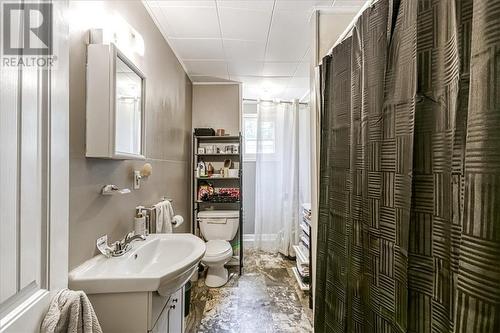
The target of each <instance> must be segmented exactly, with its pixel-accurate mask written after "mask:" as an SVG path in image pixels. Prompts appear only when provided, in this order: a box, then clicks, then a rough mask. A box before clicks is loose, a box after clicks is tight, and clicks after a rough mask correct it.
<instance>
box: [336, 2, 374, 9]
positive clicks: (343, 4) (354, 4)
mask: <svg viewBox="0 0 500 333" xmlns="http://www.w3.org/2000/svg"><path fill="white" fill-rule="evenodd" d="M365 3H366V0H335V2H334V3H333V7H358V8H361V7H363V5H364V4H365Z"/></svg>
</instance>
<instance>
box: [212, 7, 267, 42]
mask: <svg viewBox="0 0 500 333" xmlns="http://www.w3.org/2000/svg"><path fill="white" fill-rule="evenodd" d="M219 15H220V23H221V28H222V37H223V38H230V39H245V40H256V41H263V42H265V41H266V39H267V32H268V30H269V23H270V21H271V11H260V10H250V9H235V8H229V7H222V8H219Z"/></svg>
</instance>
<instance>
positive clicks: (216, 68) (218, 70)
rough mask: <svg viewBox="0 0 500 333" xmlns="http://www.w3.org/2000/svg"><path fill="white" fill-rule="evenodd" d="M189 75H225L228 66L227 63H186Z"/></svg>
mask: <svg viewBox="0 0 500 333" xmlns="http://www.w3.org/2000/svg"><path fill="white" fill-rule="evenodd" d="M184 64H185V65H186V67H187V70H188V74H189V75H209V76H211V75H215V76H220V75H225V76H227V64H226V62H225V61H184Z"/></svg>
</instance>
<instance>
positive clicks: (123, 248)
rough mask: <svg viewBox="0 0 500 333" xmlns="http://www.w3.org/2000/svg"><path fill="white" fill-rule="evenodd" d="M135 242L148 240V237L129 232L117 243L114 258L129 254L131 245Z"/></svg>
mask: <svg viewBox="0 0 500 333" xmlns="http://www.w3.org/2000/svg"><path fill="white" fill-rule="evenodd" d="M135 240H141V241H144V240H146V236H144V235H134V232H129V233H127V234H126V235H125V237H124V238H123V239H122V240H121V241H116V242H115V243H114V244H113V245H114V249H113V252H112V253H111V255H112V256H113V257H120V256H122V255H124V254H125V253H127V252H128V251H129V250H130V243H132V242H133V241H135Z"/></svg>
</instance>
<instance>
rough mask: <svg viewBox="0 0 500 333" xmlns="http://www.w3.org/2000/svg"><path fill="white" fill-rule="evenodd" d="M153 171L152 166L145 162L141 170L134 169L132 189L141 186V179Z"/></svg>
mask: <svg viewBox="0 0 500 333" xmlns="http://www.w3.org/2000/svg"><path fill="white" fill-rule="evenodd" d="M152 173H153V167H152V166H151V164H149V163H145V164H144V165H143V166H142V168H141V170H134V190H138V189H140V188H141V179H142V178H144V177H149V176H151V174H152Z"/></svg>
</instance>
